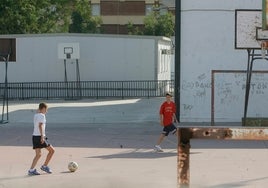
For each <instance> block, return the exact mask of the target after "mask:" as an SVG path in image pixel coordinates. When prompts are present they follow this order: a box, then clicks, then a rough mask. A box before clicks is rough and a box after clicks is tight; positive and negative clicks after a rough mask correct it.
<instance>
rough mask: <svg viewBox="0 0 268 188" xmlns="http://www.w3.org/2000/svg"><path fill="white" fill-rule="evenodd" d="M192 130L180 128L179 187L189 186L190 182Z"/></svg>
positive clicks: (185, 187)
mask: <svg viewBox="0 0 268 188" xmlns="http://www.w3.org/2000/svg"><path fill="white" fill-rule="evenodd" d="M191 137H192V132H191V130H190V129H187V128H179V129H178V159H177V160H178V162H177V164H178V167H177V171H178V173H177V175H178V177H177V185H178V188H188V187H189V184H190V147H191V146H190V139H191Z"/></svg>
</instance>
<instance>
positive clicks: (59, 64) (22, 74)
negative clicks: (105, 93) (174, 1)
mask: <svg viewBox="0 0 268 188" xmlns="http://www.w3.org/2000/svg"><path fill="white" fill-rule="evenodd" d="M1 38H2V39H3V38H15V39H16V61H15V62H10V63H9V64H8V81H9V82H50V81H64V60H63V59H59V58H58V45H59V44H62V43H78V44H79V49H80V59H79V67H80V77H81V81H122V80H126V81H128V80H170V60H171V58H170V56H171V55H170V54H165V53H164V52H165V51H166V50H170V48H171V47H172V46H171V43H170V39H169V38H165V37H149V36H148V37H147V36H126V35H125V36H124V35H93V34H41V35H2V36H0V39H1ZM165 49H166V50H165ZM66 62H67V66H66V67H67V75H68V80H69V81H72V80H75V79H76V63H75V62H76V60H71V59H68V60H67V61H66ZM4 66H5V65H4V63H1V64H0V75H1V76H0V82H4V73H5V69H4Z"/></svg>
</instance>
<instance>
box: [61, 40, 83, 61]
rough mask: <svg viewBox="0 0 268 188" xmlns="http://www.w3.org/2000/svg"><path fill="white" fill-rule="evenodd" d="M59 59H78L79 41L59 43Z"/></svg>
mask: <svg viewBox="0 0 268 188" xmlns="http://www.w3.org/2000/svg"><path fill="white" fill-rule="evenodd" d="M58 58H59V59H80V48H79V43H59V44H58Z"/></svg>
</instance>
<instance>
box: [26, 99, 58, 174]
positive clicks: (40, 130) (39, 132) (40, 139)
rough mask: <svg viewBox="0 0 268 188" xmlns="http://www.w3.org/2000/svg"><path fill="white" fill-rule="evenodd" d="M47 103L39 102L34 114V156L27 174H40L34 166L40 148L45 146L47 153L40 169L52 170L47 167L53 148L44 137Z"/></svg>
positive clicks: (38, 157) (39, 154) (39, 155)
mask: <svg viewBox="0 0 268 188" xmlns="http://www.w3.org/2000/svg"><path fill="white" fill-rule="evenodd" d="M47 109H48V107H47V104H46V103H40V104H39V108H38V112H37V113H36V114H35V115H34V130H33V136H32V142H33V149H34V150H35V157H34V159H33V162H32V165H31V168H30V170H29V171H28V175H40V173H39V172H38V171H37V170H36V169H35V166H36V164H37V162H38V160H39V159H40V157H41V149H42V148H46V149H47V150H48V154H47V157H46V160H45V163H44V164H43V165H42V166H41V170H43V171H45V172H46V173H49V174H51V173H52V171H51V170H50V168H49V167H48V163H49V161H50V159H51V158H52V156H53V154H54V152H55V149H54V148H53V146H52V145H51V144H49V143H48V139H47V137H46V115H45V114H46V113H47Z"/></svg>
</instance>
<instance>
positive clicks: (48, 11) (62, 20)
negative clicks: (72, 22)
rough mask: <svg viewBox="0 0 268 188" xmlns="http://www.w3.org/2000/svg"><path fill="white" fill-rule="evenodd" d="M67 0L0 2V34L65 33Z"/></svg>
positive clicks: (6, 0)
mask: <svg viewBox="0 0 268 188" xmlns="http://www.w3.org/2000/svg"><path fill="white" fill-rule="evenodd" d="M69 2H70V1H68V0H57V1H54V0H42V1H40V0H23V1H22V0H20V1H10V0H1V4H0V34H26V33H52V32H66V31H67V27H66V26H67V25H69V23H68V20H67V19H66V18H67V17H68V14H70V12H69V10H68V9H67V8H66V5H68V4H70V3H69Z"/></svg>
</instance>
